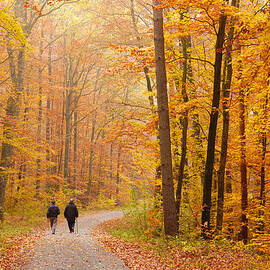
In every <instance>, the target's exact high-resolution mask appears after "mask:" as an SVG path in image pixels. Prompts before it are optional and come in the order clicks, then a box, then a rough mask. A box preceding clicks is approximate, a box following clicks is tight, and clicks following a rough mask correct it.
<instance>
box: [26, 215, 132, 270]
mask: <svg viewBox="0 0 270 270" xmlns="http://www.w3.org/2000/svg"><path fill="white" fill-rule="evenodd" d="M121 216H122V213H121V212H119V211H114V212H105V213H97V214H92V215H87V216H84V217H82V218H79V233H78V234H77V233H69V230H68V226H67V223H66V222H63V223H60V224H58V226H57V228H56V234H55V235H52V234H51V232H50V231H48V232H46V235H45V236H44V237H43V238H41V239H40V241H39V243H38V246H37V247H35V248H33V249H32V251H31V253H30V254H29V263H28V264H27V265H25V266H24V267H23V268H22V269H24V270H35V269H48V270H53V269H57V270H60V269H63V270H66V269H80V270H86V269H88V270H92V269H93V270H97V269H106V270H122V269H124V270H128V269H129V268H128V267H127V266H125V265H124V263H123V262H122V261H120V260H119V259H118V258H116V257H115V256H114V255H112V254H111V253H109V252H108V251H106V250H105V249H104V248H103V247H101V246H100V245H99V244H98V243H97V241H96V240H95V238H94V237H93V236H92V235H91V233H92V231H93V228H94V227H95V226H96V225H98V224H99V223H101V222H102V221H105V220H110V219H114V218H118V217H121ZM75 231H76V230H75Z"/></svg>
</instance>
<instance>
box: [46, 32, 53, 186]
mask: <svg viewBox="0 0 270 270" xmlns="http://www.w3.org/2000/svg"><path fill="white" fill-rule="evenodd" d="M51 31H52V30H51ZM49 42H50V45H49V49H48V82H49V93H48V96H47V104H46V110H47V112H46V143H47V145H50V141H51V136H50V128H51V121H50V115H49V114H50V110H51V96H50V95H51V90H52V46H51V42H52V32H50V40H49ZM46 161H47V169H46V171H47V175H50V173H51V169H50V165H49V163H50V151H49V149H46ZM47 186H48V184H47Z"/></svg>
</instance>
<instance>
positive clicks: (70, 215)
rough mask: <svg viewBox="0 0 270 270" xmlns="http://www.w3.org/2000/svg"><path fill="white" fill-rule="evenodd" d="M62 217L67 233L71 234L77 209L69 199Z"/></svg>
mask: <svg viewBox="0 0 270 270" xmlns="http://www.w3.org/2000/svg"><path fill="white" fill-rule="evenodd" d="M64 216H65V218H66V219H67V222H68V228H69V231H70V232H71V233H73V232H74V225H75V220H76V218H77V217H78V209H77V207H76V205H75V204H74V202H73V199H70V202H69V204H68V205H67V206H66V208H65V212H64Z"/></svg>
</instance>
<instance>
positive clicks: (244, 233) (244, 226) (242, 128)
mask: <svg viewBox="0 0 270 270" xmlns="http://www.w3.org/2000/svg"><path fill="white" fill-rule="evenodd" d="M245 115H246V112H245V93H244V89H242V88H241V89H240V92H239V134H240V152H241V161H240V173H241V210H242V213H241V236H240V237H241V240H243V242H244V244H247V240H248V219H247V212H246V211H247V207H248V196H247V195H248V190H247V162H246V121H245V118H246V117H245Z"/></svg>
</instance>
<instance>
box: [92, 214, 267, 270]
mask: <svg viewBox="0 0 270 270" xmlns="http://www.w3.org/2000/svg"><path fill="white" fill-rule="evenodd" d="M96 237H97V239H98V240H99V241H100V242H101V243H103V244H104V245H105V246H106V247H107V248H108V249H109V250H111V251H112V252H114V253H115V254H116V255H117V256H118V257H120V258H121V259H122V260H123V261H124V262H125V264H126V265H127V266H128V267H129V268H130V269H134V270H135V269H140V270H144V269H145V270H152V269H153V270H157V269H164V270H167V269H177V270H181V269H185V270H191V269H193V270H194V269H207V270H208V269H209V270H213V269H224V270H225V269H227V270H233V269H235V270H236V269H237V270H238V269H239V270H240V269H241V270H248V269H250V270H255V269H256V270H265V269H270V261H269V258H267V257H266V256H265V257H264V256H259V255H258V254H256V253H254V252H252V251H251V250H248V249H246V248H245V247H244V246H242V245H239V246H233V245H232V243H229V242H228V241H225V240H224V241H223V242H222V241H219V242H214V241H212V242H205V241H204V240H201V239H189V240H185V239H183V236H182V239H177V240H171V241H167V242H165V241H164V240H163V238H161V237H156V238H154V237H150V236H147V235H146V234H143V233H141V232H140V233H139V231H138V230H137V226H136V224H134V222H132V219H129V217H124V218H121V219H117V220H111V221H107V222H104V223H102V224H101V225H100V226H98V228H97V229H96Z"/></svg>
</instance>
